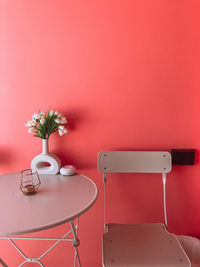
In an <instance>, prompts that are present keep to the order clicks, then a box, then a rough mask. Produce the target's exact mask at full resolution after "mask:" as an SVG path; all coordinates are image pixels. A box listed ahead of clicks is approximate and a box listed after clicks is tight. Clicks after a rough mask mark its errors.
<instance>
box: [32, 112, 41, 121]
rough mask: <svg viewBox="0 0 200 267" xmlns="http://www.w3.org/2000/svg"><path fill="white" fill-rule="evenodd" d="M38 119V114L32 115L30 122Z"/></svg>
mask: <svg viewBox="0 0 200 267" xmlns="http://www.w3.org/2000/svg"><path fill="white" fill-rule="evenodd" d="M38 119H40V114H38V113H35V114H33V116H32V120H38Z"/></svg>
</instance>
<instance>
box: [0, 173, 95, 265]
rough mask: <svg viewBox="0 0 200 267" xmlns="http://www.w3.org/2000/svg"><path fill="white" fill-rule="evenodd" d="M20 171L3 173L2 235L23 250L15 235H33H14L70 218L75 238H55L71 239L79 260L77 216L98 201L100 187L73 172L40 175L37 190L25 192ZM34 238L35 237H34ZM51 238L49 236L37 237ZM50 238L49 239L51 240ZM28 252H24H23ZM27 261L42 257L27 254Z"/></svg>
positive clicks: (0, 199) (0, 196) (0, 197)
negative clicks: (71, 174) (22, 190)
mask: <svg viewBox="0 0 200 267" xmlns="http://www.w3.org/2000/svg"><path fill="white" fill-rule="evenodd" d="M20 179H21V176H20V173H12V174H7V175H2V176H0V212H1V214H2V215H1V219H0V237H1V239H3V238H4V239H8V240H9V241H10V242H11V243H12V244H13V245H14V246H15V247H16V248H17V249H18V250H19V252H20V253H21V254H22V251H21V250H20V249H19V248H18V247H17V246H16V244H15V243H14V241H13V239H15V238H18V239H30V238H26V237H13V235H23V234H27V233H33V232H36V231H41V230H45V229H49V228H52V227H55V226H57V225H60V224H64V223H67V222H70V224H71V231H70V233H71V232H73V239H69V238H68V239H67V238H66V236H67V235H68V234H69V233H67V234H66V235H65V236H64V237H62V238H52V239H55V240H57V242H60V241H64V240H67V241H72V243H73V245H74V247H75V265H74V266H76V259H77V261H78V263H79V266H81V264H80V259H79V255H78V250H77V247H78V245H79V240H78V237H77V233H78V231H77V230H78V225H75V224H74V219H75V218H78V217H79V216H80V215H82V214H83V213H85V212H86V211H87V210H88V209H89V208H90V207H91V206H92V205H93V204H94V203H95V201H96V199H97V195H98V190H97V186H96V185H95V183H94V182H93V181H92V180H90V179H89V178H88V177H86V176H83V175H80V174H75V175H73V176H62V175H44V174H43V175H40V180H41V185H40V187H39V189H38V191H37V193H36V194H34V195H31V196H26V195H24V194H23V193H22V192H21V190H20ZM31 239H34V238H31ZM38 239H39V240H49V238H38ZM52 239H50V240H52ZM24 256H25V255H24ZM25 259H26V260H25V262H23V263H22V264H21V265H19V266H22V265H23V264H25V263H26V262H37V263H39V264H40V265H41V266H44V265H43V264H42V263H41V262H40V259H41V257H40V258H37V259H33V258H27V257H25Z"/></svg>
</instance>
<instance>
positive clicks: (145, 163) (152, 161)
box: [98, 151, 171, 173]
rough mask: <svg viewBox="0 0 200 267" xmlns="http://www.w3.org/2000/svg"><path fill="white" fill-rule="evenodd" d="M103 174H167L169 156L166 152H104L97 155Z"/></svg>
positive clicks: (169, 168)
mask: <svg viewBox="0 0 200 267" xmlns="http://www.w3.org/2000/svg"><path fill="white" fill-rule="evenodd" d="M98 169H99V171H100V172H103V173H168V172H170V171H171V154H170V153H169V152H166V151H161V152H160V151H104V152H100V153H99V155H98Z"/></svg>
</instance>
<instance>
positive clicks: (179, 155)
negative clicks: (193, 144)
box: [171, 149, 195, 165]
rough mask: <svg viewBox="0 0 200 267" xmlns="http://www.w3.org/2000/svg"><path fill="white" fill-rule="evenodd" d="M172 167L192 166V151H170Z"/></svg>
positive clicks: (193, 153) (193, 157)
mask: <svg viewBox="0 0 200 267" xmlns="http://www.w3.org/2000/svg"><path fill="white" fill-rule="evenodd" d="M171 154H172V165H194V160H195V150H194V149H171Z"/></svg>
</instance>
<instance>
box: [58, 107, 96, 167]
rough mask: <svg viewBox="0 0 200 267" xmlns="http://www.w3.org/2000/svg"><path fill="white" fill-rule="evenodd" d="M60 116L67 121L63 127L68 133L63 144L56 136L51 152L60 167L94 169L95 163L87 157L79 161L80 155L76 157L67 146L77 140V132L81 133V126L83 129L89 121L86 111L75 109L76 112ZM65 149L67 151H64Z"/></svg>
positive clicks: (67, 112)
mask: <svg viewBox="0 0 200 267" xmlns="http://www.w3.org/2000/svg"><path fill="white" fill-rule="evenodd" d="M62 114H64V116H65V117H66V119H67V124H66V125H65V127H66V128H67V130H68V133H67V135H66V137H64V138H65V139H63V142H61V140H60V137H59V136H57V138H56V150H55V151H53V153H55V154H56V155H57V156H58V157H59V159H60V160H61V165H62V166H64V165H73V166H75V167H76V168H78V169H81V170H83V169H92V168H95V169H96V162H95V164H94V163H93V162H91V161H90V160H89V159H88V158H87V157H85V158H84V160H83V159H81V158H80V155H77V153H76V152H74V150H72V149H71V143H70V146H68V144H69V142H75V139H74V138H79V132H81V129H82V127H83V125H84V127H85V125H86V124H87V123H88V121H89V120H90V115H89V113H88V111H86V110H84V109H76V111H63V112H62ZM75 131H76V134H75V135H76V137H74V135H73V132H75ZM61 138H62V137H61ZM78 141H79V140H78ZM65 147H66V148H67V149H65Z"/></svg>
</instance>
